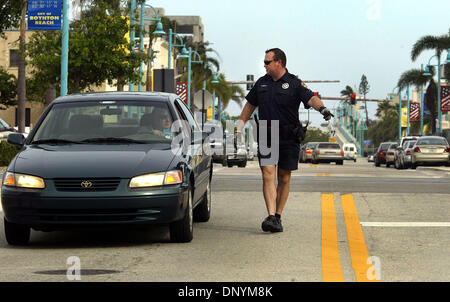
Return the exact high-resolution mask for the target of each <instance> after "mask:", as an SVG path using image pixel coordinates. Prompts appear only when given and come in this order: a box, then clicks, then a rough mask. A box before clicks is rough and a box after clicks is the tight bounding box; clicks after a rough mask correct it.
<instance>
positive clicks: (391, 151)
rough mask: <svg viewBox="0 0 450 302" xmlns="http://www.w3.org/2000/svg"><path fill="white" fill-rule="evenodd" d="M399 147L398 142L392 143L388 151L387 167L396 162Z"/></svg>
mask: <svg viewBox="0 0 450 302" xmlns="http://www.w3.org/2000/svg"><path fill="white" fill-rule="evenodd" d="M397 147H398V143H392V144H391V145H390V146H389V148H388V150H387V151H386V168H389V166H390V165H391V164H393V163H394V158H395V152H396V149H397Z"/></svg>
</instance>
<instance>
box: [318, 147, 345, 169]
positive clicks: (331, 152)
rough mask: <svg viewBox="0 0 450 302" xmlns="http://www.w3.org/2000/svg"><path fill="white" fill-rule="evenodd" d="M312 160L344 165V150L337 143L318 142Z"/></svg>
mask: <svg viewBox="0 0 450 302" xmlns="http://www.w3.org/2000/svg"><path fill="white" fill-rule="evenodd" d="M312 162H313V163H314V164H317V163H319V162H327V163H331V162H335V163H336V164H337V165H343V164H344V151H343V150H342V149H341V146H340V145H339V144H337V143H318V144H317V145H316V146H315V147H314V151H313V152H312Z"/></svg>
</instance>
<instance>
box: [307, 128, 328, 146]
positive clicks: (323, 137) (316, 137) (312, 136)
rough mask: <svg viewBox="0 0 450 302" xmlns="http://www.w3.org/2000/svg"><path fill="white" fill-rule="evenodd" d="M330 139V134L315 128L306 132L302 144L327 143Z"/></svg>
mask: <svg viewBox="0 0 450 302" xmlns="http://www.w3.org/2000/svg"><path fill="white" fill-rule="evenodd" d="M330 138H331V137H330V133H326V132H323V131H321V130H320V129H315V128H313V129H308V131H306V136H305V140H304V141H303V142H302V144H307V143H309V142H329V141H330Z"/></svg>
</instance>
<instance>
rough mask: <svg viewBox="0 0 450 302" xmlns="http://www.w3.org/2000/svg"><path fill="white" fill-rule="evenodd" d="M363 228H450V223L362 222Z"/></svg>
mask: <svg viewBox="0 0 450 302" xmlns="http://www.w3.org/2000/svg"><path fill="white" fill-rule="evenodd" d="M361 225H362V226H363V227H386V228H426V227H450V222H361Z"/></svg>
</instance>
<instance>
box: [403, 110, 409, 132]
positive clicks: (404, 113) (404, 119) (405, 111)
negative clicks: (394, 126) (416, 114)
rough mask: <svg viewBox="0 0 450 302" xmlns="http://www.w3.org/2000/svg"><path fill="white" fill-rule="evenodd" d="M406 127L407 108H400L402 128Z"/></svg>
mask: <svg viewBox="0 0 450 302" xmlns="http://www.w3.org/2000/svg"><path fill="white" fill-rule="evenodd" d="M406 127H408V108H405V107H403V108H402V128H406Z"/></svg>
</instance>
